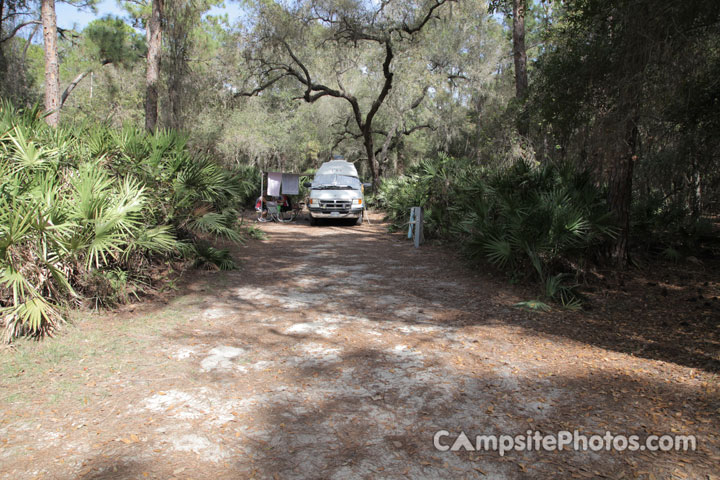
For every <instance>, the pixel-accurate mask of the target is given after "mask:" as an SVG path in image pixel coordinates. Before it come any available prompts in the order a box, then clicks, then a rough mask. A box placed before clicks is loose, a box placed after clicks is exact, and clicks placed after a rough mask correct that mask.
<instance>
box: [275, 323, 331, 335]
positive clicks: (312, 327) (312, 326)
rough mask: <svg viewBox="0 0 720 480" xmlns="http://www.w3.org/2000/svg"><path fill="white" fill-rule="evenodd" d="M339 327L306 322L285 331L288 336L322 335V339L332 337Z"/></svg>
mask: <svg viewBox="0 0 720 480" xmlns="http://www.w3.org/2000/svg"><path fill="white" fill-rule="evenodd" d="M337 328H338V327H336V326H333V325H327V324H326V323H324V322H305V323H296V324H294V325H292V326H291V327H289V328H286V329H285V333H288V334H293V333H294V334H299V335H309V334H312V335H320V336H321V337H330V336H332V335H333V334H334V333H335V331H336V330H337Z"/></svg>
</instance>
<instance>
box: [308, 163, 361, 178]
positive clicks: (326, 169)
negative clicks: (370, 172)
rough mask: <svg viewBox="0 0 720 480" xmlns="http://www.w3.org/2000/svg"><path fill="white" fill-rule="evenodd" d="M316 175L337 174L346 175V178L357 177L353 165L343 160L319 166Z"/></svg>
mask: <svg viewBox="0 0 720 480" xmlns="http://www.w3.org/2000/svg"><path fill="white" fill-rule="evenodd" d="M315 173H316V174H318V175H328V174H338V175H347V176H348V177H357V176H358V173H357V169H356V168H355V165H353V164H352V163H350V162H347V161H345V160H331V161H329V162H325V163H323V164H322V165H320V168H318V170H317V172H315Z"/></svg>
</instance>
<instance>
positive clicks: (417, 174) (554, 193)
mask: <svg viewBox="0 0 720 480" xmlns="http://www.w3.org/2000/svg"><path fill="white" fill-rule="evenodd" d="M378 198H379V199H381V202H382V205H383V207H384V208H385V209H386V210H387V211H388V217H389V218H390V220H391V221H392V222H394V224H395V225H396V226H398V227H399V226H401V225H402V224H404V223H405V222H406V221H407V217H408V216H409V209H410V207H411V206H423V207H424V208H425V218H426V221H427V223H426V226H425V228H426V231H427V232H428V233H429V235H430V236H439V237H443V238H447V239H451V240H453V241H457V242H459V243H460V244H461V245H462V246H463V249H464V251H465V253H466V254H467V255H468V256H470V257H471V258H475V259H479V258H485V259H487V260H489V261H490V262H491V263H493V264H495V265H496V266H498V267H499V268H502V269H504V270H506V271H508V272H509V273H510V274H511V275H512V276H513V277H516V278H521V279H526V280H527V279H534V280H535V281H537V282H538V283H539V284H540V285H541V286H542V292H543V294H544V296H545V297H546V298H552V299H555V300H557V301H560V302H561V303H562V304H563V305H566V306H568V307H577V306H578V298H577V295H576V292H575V288H574V287H575V283H576V277H577V275H578V274H579V273H580V272H581V271H582V268H583V263H584V262H585V261H586V260H587V259H588V258H592V256H593V255H599V254H600V252H601V249H602V247H603V246H604V245H605V244H606V242H607V240H608V239H609V238H611V237H612V236H613V235H614V231H615V230H614V227H613V221H612V217H611V216H610V214H609V213H608V208H607V205H606V203H605V200H604V198H605V196H604V195H603V192H602V191H601V190H600V189H598V188H597V187H596V186H595V185H594V184H593V183H592V181H591V179H590V175H589V174H588V172H583V171H578V170H577V169H575V168H573V167H572V166H570V165H554V164H544V165H539V164H538V165H530V164H528V163H526V162H524V161H517V162H516V163H514V164H512V165H511V166H509V167H507V168H503V169H499V170H497V171H492V172H490V171H487V170H485V169H483V168H480V167H478V166H475V165H473V164H472V163H471V162H468V161H455V160H453V159H451V158H448V157H440V158H438V159H436V160H433V161H424V162H421V163H420V165H419V166H418V167H417V168H415V169H413V170H412V171H411V172H409V173H408V174H407V175H404V176H401V177H398V178H395V179H390V180H386V181H385V182H384V183H383V184H382V186H381V189H380V192H379V194H378Z"/></svg>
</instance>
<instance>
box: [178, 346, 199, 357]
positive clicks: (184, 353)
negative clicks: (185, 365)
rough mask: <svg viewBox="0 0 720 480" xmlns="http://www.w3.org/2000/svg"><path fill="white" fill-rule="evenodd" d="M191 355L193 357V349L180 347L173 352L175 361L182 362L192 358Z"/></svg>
mask: <svg viewBox="0 0 720 480" xmlns="http://www.w3.org/2000/svg"><path fill="white" fill-rule="evenodd" d="M193 355H195V349H194V348H193V347H180V348H178V350H177V352H175V355H174V357H175V358H176V359H177V360H184V359H186V358H190V357H192V356H193Z"/></svg>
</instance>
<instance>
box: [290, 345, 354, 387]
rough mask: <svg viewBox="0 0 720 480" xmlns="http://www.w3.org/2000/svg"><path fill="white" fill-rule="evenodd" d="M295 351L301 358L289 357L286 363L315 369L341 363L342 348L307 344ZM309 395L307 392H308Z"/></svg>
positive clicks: (297, 347) (299, 346)
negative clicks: (314, 367) (315, 367)
mask: <svg viewBox="0 0 720 480" xmlns="http://www.w3.org/2000/svg"><path fill="white" fill-rule="evenodd" d="M293 350H295V351H296V352H298V353H299V354H300V356H296V357H288V358H287V359H286V363H288V364H290V365H294V366H299V367H313V366H319V365H327V364H328V363H337V362H339V361H340V353H341V352H342V350H341V349H340V348H333V347H325V346H323V345H321V344H319V343H306V344H301V345H298V346H296V347H295V348H294V349H293ZM306 393H307V392H306Z"/></svg>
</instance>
